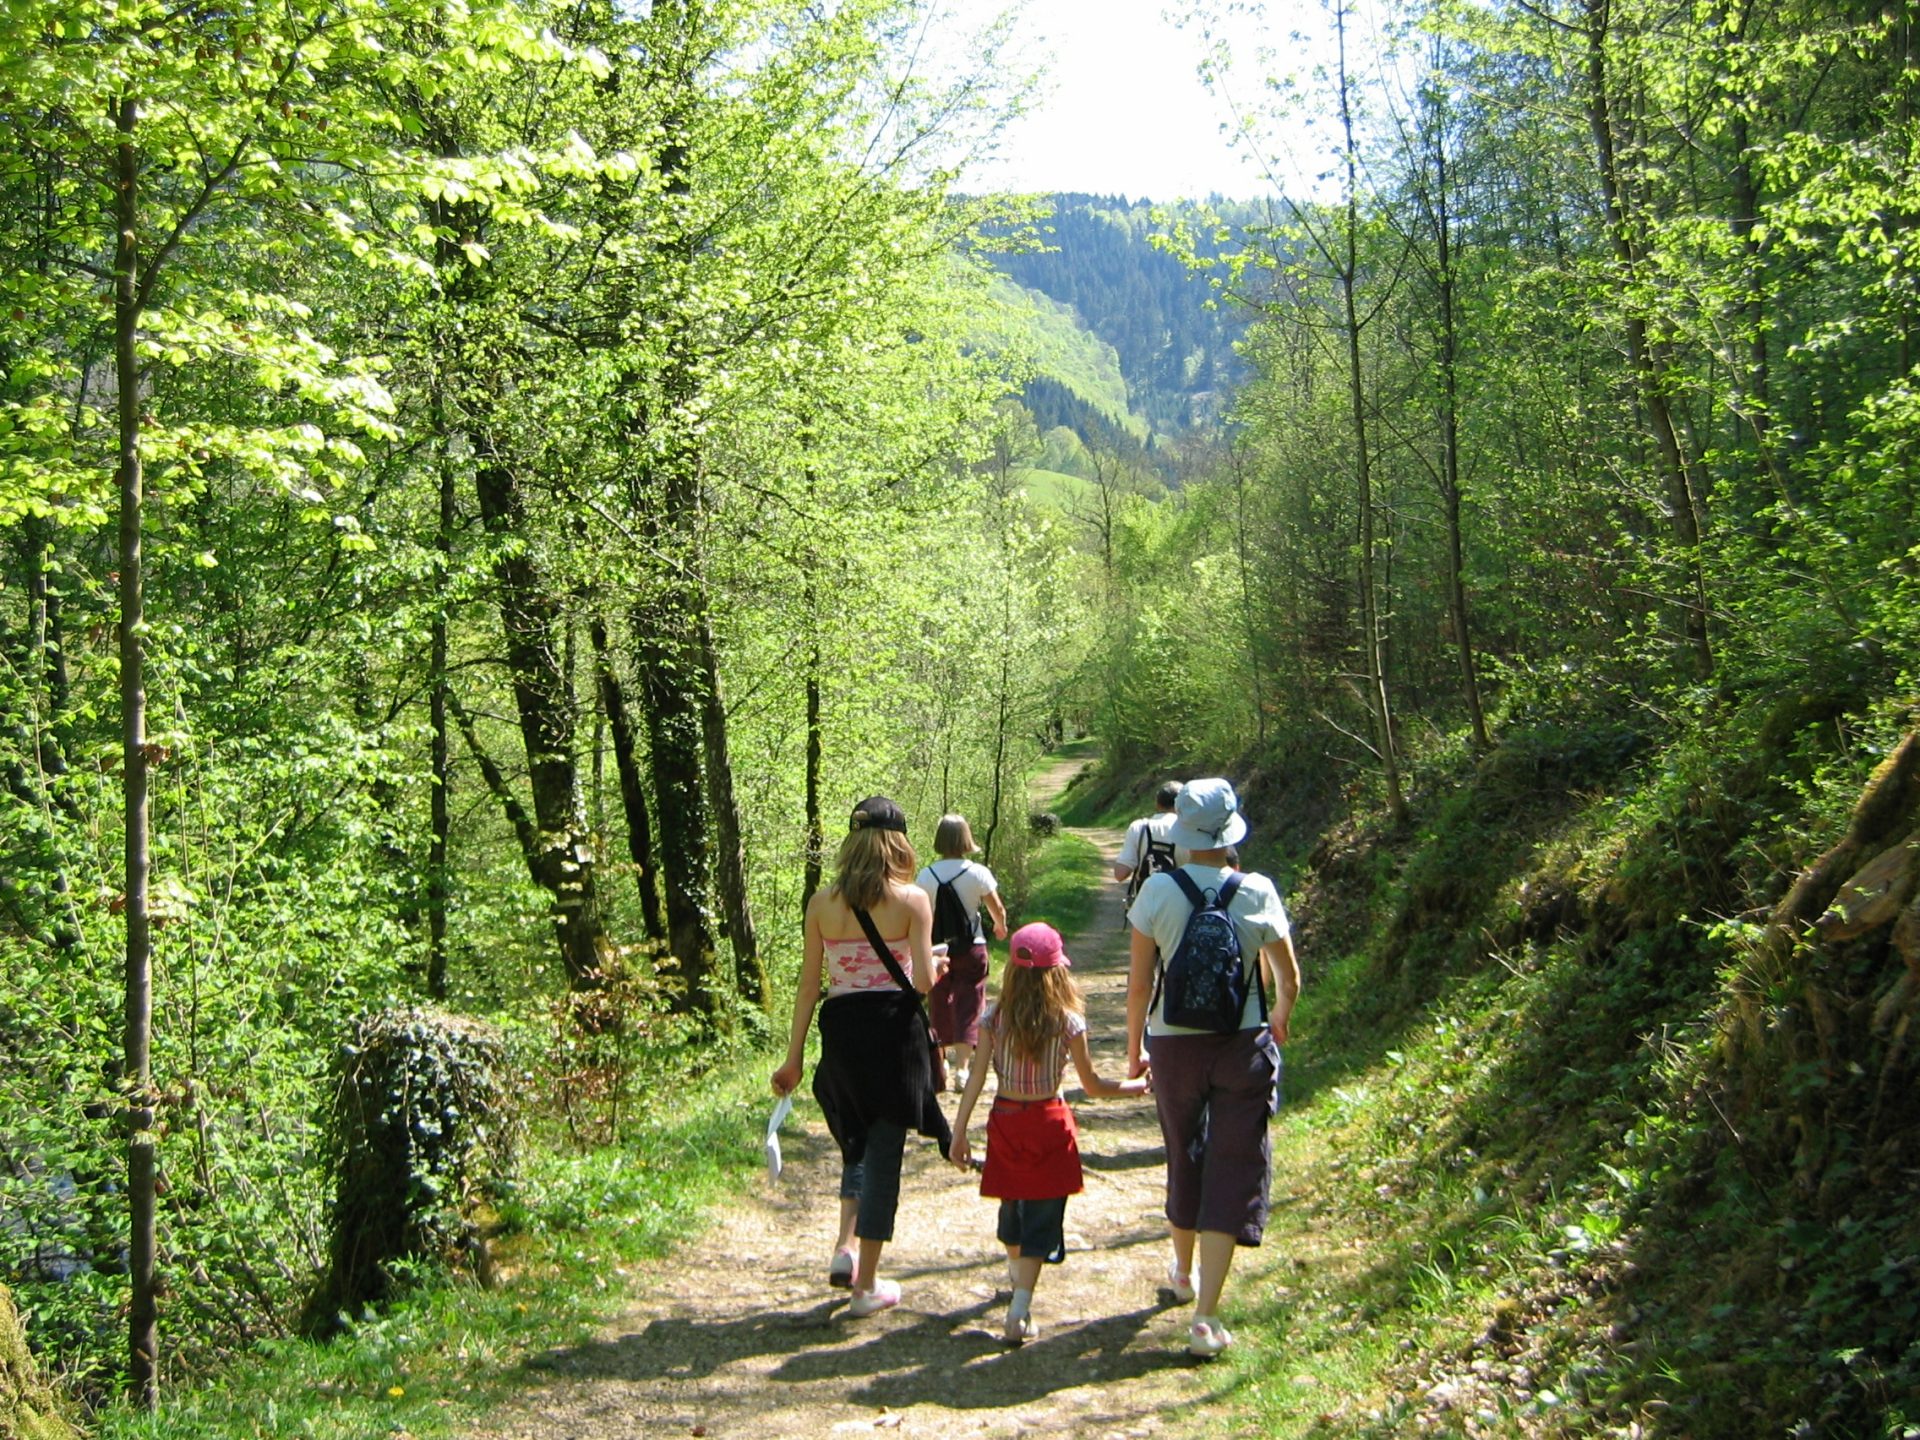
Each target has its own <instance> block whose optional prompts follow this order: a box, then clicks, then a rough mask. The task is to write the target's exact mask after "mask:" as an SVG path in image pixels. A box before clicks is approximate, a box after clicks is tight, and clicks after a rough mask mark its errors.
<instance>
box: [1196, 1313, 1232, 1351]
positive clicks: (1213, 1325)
mask: <svg viewBox="0 0 1920 1440" xmlns="http://www.w3.org/2000/svg"><path fill="white" fill-rule="evenodd" d="M1231 1344H1233V1332H1232V1331H1231V1330H1229V1329H1227V1327H1226V1326H1224V1325H1222V1324H1221V1323H1220V1322H1219V1321H1218V1320H1196V1321H1194V1322H1193V1324H1191V1325H1190V1326H1188V1327H1187V1353H1188V1354H1189V1355H1197V1356H1199V1357H1200V1358H1201V1359H1202V1360H1211V1359H1213V1358H1214V1357H1215V1356H1216V1355H1218V1354H1219V1353H1220V1352H1221V1351H1223V1350H1225V1349H1226V1348H1227V1347H1228V1346H1229V1345H1231Z"/></svg>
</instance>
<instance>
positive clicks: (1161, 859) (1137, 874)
mask: <svg viewBox="0 0 1920 1440" xmlns="http://www.w3.org/2000/svg"><path fill="white" fill-rule="evenodd" d="M1179 868H1180V867H1179V865H1177V864H1176V863H1175V862H1174V858H1173V842H1172V841H1171V840H1162V839H1161V838H1160V837H1159V836H1157V835H1155V834H1154V833H1153V831H1151V830H1148V831H1147V832H1146V845H1145V853H1144V854H1142V855H1141V857H1140V863H1139V864H1138V865H1136V866H1134V867H1133V874H1132V875H1130V876H1129V877H1128V878H1127V904H1128V905H1129V906H1131V905H1132V904H1133V902H1134V898H1135V897H1136V896H1138V895H1139V893H1140V887H1141V886H1142V885H1144V884H1146V883H1147V877H1148V876H1149V875H1164V874H1167V873H1168V872H1170V871H1174V870H1178V869H1179Z"/></svg>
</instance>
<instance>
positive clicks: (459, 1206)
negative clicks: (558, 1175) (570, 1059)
mask: <svg viewBox="0 0 1920 1440" xmlns="http://www.w3.org/2000/svg"><path fill="white" fill-rule="evenodd" d="M505 1061H506V1053H505V1047H504V1046H503V1044H502V1043H501V1039H500V1037H499V1035H498V1034H496V1033H494V1032H492V1031H491V1030H490V1029H489V1028H488V1027H485V1026H482V1025H478V1024H475V1023H474V1022H472V1021H469V1020H462V1019H460V1018H459V1017H457V1016H453V1015H448V1014H445V1013H442V1012H436V1011H429V1010H424V1009H419V1008H409V1009H405V1010H388V1011H382V1012H379V1013H377V1014H373V1015H366V1016H362V1017H361V1018H360V1019H359V1020H358V1021H356V1022H355V1024H354V1025H353V1026H352V1028H351V1029H350V1030H349V1032H348V1034H347V1036H346V1038H345V1039H344V1040H342V1041H341V1043H340V1045H339V1047H338V1049H337V1050H336V1051H335V1054H334V1058H333V1062H332V1064H331V1065H330V1066H329V1068H328V1076H327V1085H328V1092H329V1094H330V1096H331V1104H330V1105H329V1107H328V1110H327V1113H326V1115H325V1117H324V1119H323V1122H322V1125H321V1143H320V1160H321V1166H322V1170H323V1173H324V1175H325V1177H326V1181H327V1184H328V1187H329V1189H330V1191H331V1199H330V1201H329V1203H328V1206H327V1227H328V1231H329V1233H330V1238H331V1244H330V1245H329V1248H328V1256H329V1263H328V1270H327V1274H326V1277H325V1279H324V1280H323V1281H322V1283H321V1286H320V1289H319V1291H318V1292H317V1293H316V1294H315V1296H314V1298H313V1299H312V1300H311V1301H310V1302H309V1304H308V1307H307V1311H306V1314H305V1316H304V1317H303V1320H302V1326H301V1328H302V1329H303V1330H304V1331H306V1332H307V1333H309V1334H331V1333H332V1332H333V1331H335V1330H336V1329H338V1328H340V1326H341V1325H343V1324H345V1323H347V1322H348V1321H349V1320H350V1319H351V1317H352V1316H355V1315H357V1314H359V1313H360V1312H361V1310H362V1309H363V1307H366V1306H369V1305H372V1304H374V1303H376V1302H379V1301H381V1300H384V1299H386V1298H387V1297H388V1296H389V1295H391V1294H392V1293H393V1292H394V1290H395V1289H396V1288H397V1286H398V1283H399V1278H400V1273H401V1271H402V1269H403V1268H404V1267H405V1266H406V1265H407V1264H408V1263H409V1262H413V1263H426V1264H434V1263H439V1262H445V1261H449V1260H452V1259H454V1258H456V1257H457V1256H459V1255H460V1254H461V1252H465V1251H473V1250H475V1248H476V1246H477V1245H483V1244H484V1241H483V1240H481V1239H480V1238H479V1236H478V1233H477V1231H476V1229H475V1227H474V1222H473V1212H474V1209H475V1206H476V1204H477V1202H478V1198H479V1195H480V1193H481V1192H482V1190H483V1189H484V1188H485V1187H488V1186H492V1187H496V1188H498V1187H501V1186H503V1185H505V1184H506V1183H507V1182H508V1180H509V1179H510V1178H511V1174H512V1166H513V1141H514V1132H515V1128H516V1125H517V1124H518V1123H519V1119H520V1117H519V1116H517V1115H516V1113H515V1110H514V1107H513V1105H512V1103H511V1101H510V1100H509V1098H508V1097H509V1095H510V1093H511V1092H510V1089H509V1086H508V1084H507V1077H506V1076H505V1075H504V1074H503V1073H502V1072H503V1069H504V1066H505Z"/></svg>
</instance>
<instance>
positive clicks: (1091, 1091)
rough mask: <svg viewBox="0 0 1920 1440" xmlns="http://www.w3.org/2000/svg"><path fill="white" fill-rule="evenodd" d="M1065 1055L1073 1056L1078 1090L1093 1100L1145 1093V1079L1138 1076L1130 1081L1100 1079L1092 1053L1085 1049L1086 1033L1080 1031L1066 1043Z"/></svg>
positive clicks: (1142, 1076)
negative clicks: (1078, 1083)
mask: <svg viewBox="0 0 1920 1440" xmlns="http://www.w3.org/2000/svg"><path fill="white" fill-rule="evenodd" d="M1067 1053H1068V1054H1069V1055H1071V1056H1073V1068H1074V1071H1075V1073H1076V1074H1078V1075H1079V1076H1080V1088H1081V1089H1082V1090H1085V1091H1086V1092H1087V1094H1088V1095H1089V1096H1090V1097H1092V1098H1094V1099H1103V1098H1111V1097H1113V1096H1116V1095H1144V1094H1146V1093H1147V1077H1146V1076H1144V1075H1139V1076H1136V1077H1134V1078H1133V1079H1131V1080H1106V1079H1102V1078H1101V1075H1100V1072H1099V1071H1098V1070H1095V1069H1094V1068H1093V1052H1092V1051H1091V1050H1089V1049H1088V1048H1087V1032H1086V1031H1084V1030H1082V1031H1081V1032H1080V1033H1079V1034H1078V1035H1076V1036H1074V1037H1073V1039H1071V1040H1070V1041H1068V1042H1067Z"/></svg>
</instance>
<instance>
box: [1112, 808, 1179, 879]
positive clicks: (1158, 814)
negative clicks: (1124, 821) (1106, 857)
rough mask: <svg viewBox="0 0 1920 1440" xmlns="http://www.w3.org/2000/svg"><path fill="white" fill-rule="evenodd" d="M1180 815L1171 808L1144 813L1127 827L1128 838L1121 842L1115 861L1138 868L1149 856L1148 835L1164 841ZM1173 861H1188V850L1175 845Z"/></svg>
mask: <svg viewBox="0 0 1920 1440" xmlns="http://www.w3.org/2000/svg"><path fill="white" fill-rule="evenodd" d="M1179 818H1180V817H1179V816H1177V815H1175V814H1174V813H1173V811H1171V810H1156V811H1154V812H1153V814H1151V815H1142V816H1141V817H1140V818H1139V819H1138V820H1136V821H1134V822H1133V823H1132V824H1131V825H1129V826H1128V827H1127V838H1126V839H1125V840H1122V841H1121V842H1120V853H1119V854H1118V855H1116V856H1114V857H1113V863H1114V864H1116V865H1124V866H1126V867H1127V868H1128V869H1129V870H1138V869H1139V868H1140V862H1141V861H1143V860H1145V859H1146V858H1147V836H1148V835H1149V834H1151V835H1152V836H1153V838H1154V839H1156V840H1162V841H1164V840H1165V839H1166V838H1167V832H1168V831H1169V830H1171V829H1173V822H1174V821H1175V820H1177V819H1179ZM1173 863H1174V864H1176V865H1184V864H1186V863H1187V852H1186V850H1185V849H1184V848H1183V847H1181V846H1177V845H1176V846H1175V847H1174V851H1173Z"/></svg>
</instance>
